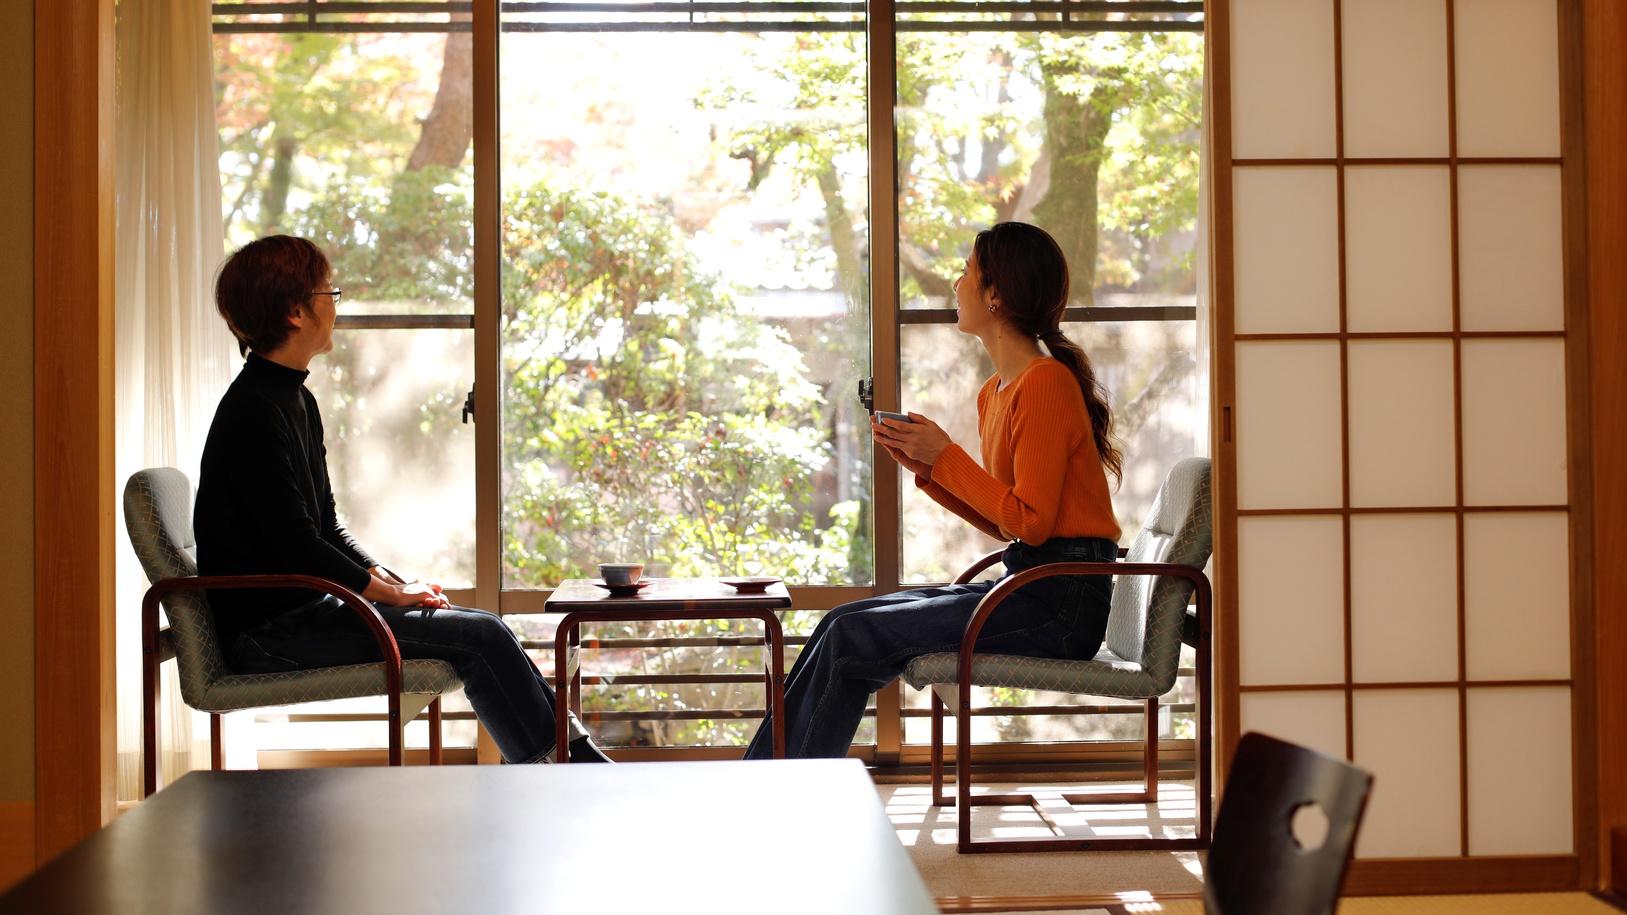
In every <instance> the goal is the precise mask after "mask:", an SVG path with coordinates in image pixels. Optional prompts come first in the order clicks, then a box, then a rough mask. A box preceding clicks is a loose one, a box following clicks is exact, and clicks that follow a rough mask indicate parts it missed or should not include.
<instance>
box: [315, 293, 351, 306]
mask: <svg viewBox="0 0 1627 915" xmlns="http://www.w3.org/2000/svg"><path fill="white" fill-rule="evenodd" d="M344 294H345V291H344V290H343V289H332V290H323V291H322V292H313V293H311V295H331V296H333V307H334V308H338V307H339V299H341V298H343V297H344Z"/></svg>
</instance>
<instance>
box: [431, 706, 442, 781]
mask: <svg viewBox="0 0 1627 915" xmlns="http://www.w3.org/2000/svg"><path fill="white" fill-rule="evenodd" d="M429 764H430V765H432V766H438V765H440V764H441V697H440V696H436V697H435V699H434V701H432V702H430V703H429Z"/></svg>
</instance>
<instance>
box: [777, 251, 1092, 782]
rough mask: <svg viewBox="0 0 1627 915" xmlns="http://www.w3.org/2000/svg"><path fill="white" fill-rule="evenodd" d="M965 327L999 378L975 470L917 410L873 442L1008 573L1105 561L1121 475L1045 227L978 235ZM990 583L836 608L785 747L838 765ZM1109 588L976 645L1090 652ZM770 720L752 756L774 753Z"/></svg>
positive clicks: (1072, 585)
mask: <svg viewBox="0 0 1627 915" xmlns="http://www.w3.org/2000/svg"><path fill="white" fill-rule="evenodd" d="M955 297H956V307H957V309H958V310H959V315H958V321H957V322H956V326H957V327H958V328H959V329H960V331H961V332H962V333H965V334H971V335H972V336H975V337H977V338H978V339H979V340H980V341H981V342H982V343H983V349H984V350H985V351H986V352H987V353H988V355H989V359H990V360H991V361H992V362H993V363H994V369H995V374H994V375H993V376H992V377H990V378H989V379H988V381H986V382H985V383H984V385H983V388H982V390H981V391H980V392H979V393H978V395H977V417H978V432H979V436H980V438H981V440H982V441H981V445H982V448H981V450H982V462H981V463H979V462H978V461H976V460H974V459H973V458H972V456H971V455H969V454H967V453H966V451H965V450H963V449H962V448H961V447H960V446H959V445H957V444H955V443H954V442H953V441H951V440H950V439H949V436H948V435H947V434H945V433H944V431H943V429H942V428H940V427H939V426H938V424H937V423H935V422H933V421H932V420H930V419H927V418H926V417H925V416H922V415H920V414H918V413H911V414H909V421H907V422H906V421H902V420H896V419H877V420H875V421H874V422H873V424H872V426H871V430H872V436H873V437H874V439H875V440H876V442H877V443H879V444H880V445H881V446H882V447H883V448H884V449H886V451H887V453H888V454H889V455H890V456H891V457H892V458H893V460H895V461H897V462H898V463H899V465H900V466H902V467H903V468H904V469H906V470H908V471H910V472H912V473H913V474H914V475H915V485H916V486H918V487H919V488H921V489H922V490H923V491H924V492H926V494H927V495H928V496H930V497H932V499H933V500H934V501H936V502H937V503H938V504H939V505H942V506H943V507H944V508H947V509H949V510H950V511H952V512H954V513H955V514H957V515H959V516H960V517H962V518H964V519H965V520H966V521H968V522H969V523H971V524H972V526H974V527H976V528H977V529H978V530H980V531H983V532H984V533H986V534H988V535H989V536H991V537H995V538H998V539H1001V540H1006V541H1010V544H1009V545H1008V546H1007V547H1006V550H1005V556H1004V558H1003V559H1004V564H1005V572H1006V574H1007V575H1013V574H1015V573H1017V572H1020V571H1022V570H1024V569H1028V568H1032V567H1034V566H1036V565H1041V564H1043V563H1051V562H1111V561H1113V560H1114V559H1115V558H1116V557H1117V556H1118V537H1119V525H1118V522H1117V520H1115V518H1114V516H1113V503H1112V499H1111V495H1110V491H1109V488H1108V483H1107V476H1108V474H1109V473H1111V474H1112V475H1113V477H1114V478H1115V480H1116V479H1117V478H1118V477H1119V476H1120V475H1121V472H1122V468H1123V456H1122V455H1121V454H1120V452H1119V450H1118V448H1117V447H1115V446H1114V444H1113V441H1112V438H1111V433H1112V428H1113V416H1112V413H1111V412H1110V410H1109V409H1108V405H1107V394H1106V392H1105V391H1104V390H1103V389H1102V387H1101V385H1100V384H1099V383H1098V382H1097V381H1096V375H1095V372H1094V371H1093V370H1092V368H1091V365H1090V358H1089V357H1088V356H1086V355H1085V351H1084V350H1082V349H1080V348H1079V345H1078V344H1076V343H1074V342H1073V341H1071V340H1069V339H1068V338H1067V336H1066V335H1065V334H1063V332H1062V330H1061V328H1060V324H1061V321H1062V313H1063V309H1064V308H1065V307H1066V305H1067V302H1068V263H1067V260H1066V258H1064V257H1063V254H1062V249H1061V248H1060V247H1059V246H1058V245H1057V243H1056V240H1055V239H1053V238H1051V236H1050V235H1048V234H1046V233H1045V231H1044V230H1042V229H1039V228H1036V227H1035V226H1031V225H1027V224H1024V223H1017V222H1003V223H1000V224H998V225H996V226H994V227H992V228H990V229H987V230H985V231H983V232H980V233H978V236H977V239H976V241H975V242H973V244H972V255H971V257H969V258H967V261H966V271H965V272H964V273H963V274H962V275H961V277H960V279H959V280H957V281H956V282H955ZM993 587H994V583H993V582H979V583H975V584H966V585H947V586H945V587H941V588H919V589H916V590H912V591H903V592H900V593H897V594H889V595H886V596H883V597H876V598H871V599H868V600H861V601H854V602H853V603H850V604H843V605H842V606H840V607H837V608H835V609H834V610H831V611H830V612H829V613H827V614H826V615H825V618H824V619H823V620H821V621H820V623H819V626H818V627H817V628H816V629H814V633H813V635H812V636H811V637H810V638H809V639H808V644H807V646H806V647H805V648H803V650H802V654H801V655H800V656H799V657H798V658H797V661H796V664H795V665H794V666H793V667H792V668H791V674H790V676H789V677H788V678H787V680H786V689H785V719H786V720H785V753H786V755H787V756H791V757H816V756H845V755H847V749H848V745H849V744H851V743H852V741H853V735H854V733H855V732H856V731H857V730H858V727H859V721H860V719H861V718H862V717H863V715H864V707H865V704H866V702H867V701H868V699H869V697H870V694H871V693H873V692H875V691H876V690H879V689H881V688H882V687H883V686H885V685H887V683H889V682H890V681H892V680H893V678H895V677H897V676H898V675H899V674H900V673H902V672H903V670H904V668H905V666H907V665H908V664H909V662H910V660H911V659H913V658H916V657H918V656H920V655H924V654H935V653H939V652H950V653H953V652H955V651H957V650H959V648H960V639H961V636H962V635H963V634H964V633H965V631H966V623H967V621H968V620H969V619H971V616H972V613H973V611H975V610H976V609H977V605H978V602H979V601H981V600H982V599H983V596H984V595H985V594H987V593H988V592H989V590H990V589H992V588H993ZM1112 587H1113V585H1112V578H1111V577H1109V576H1106V575H1072V576H1054V577H1051V578H1042V579H1040V580H1038V581H1035V582H1031V583H1029V584H1027V585H1024V586H1023V587H1022V588H1019V589H1018V590H1017V591H1016V592H1015V593H1013V594H1012V595H1011V596H1010V597H1009V598H1007V599H1006V600H1005V601H1004V602H1002V603H1001V604H1000V609H999V610H998V611H997V612H996V613H995V614H994V616H993V617H991V618H990V619H989V621H988V623H987V624H986V625H985V626H984V627H983V630H982V632H981V633H980V634H979V637H978V641H977V650H978V651H987V652H995V653H999V654H1016V655H1027V656H1030V657H1042V658H1076V659H1084V658H1090V657H1093V656H1094V655H1095V654H1096V651H1097V650H1098V649H1099V648H1100V647H1101V643H1102V639H1103V637H1104V636H1105V635H1106V632H1107V610H1108V603H1109V601H1110V598H1111V596H1112ZM771 733H772V728H771V727H770V726H769V723H768V722H766V721H765V722H764V723H763V725H762V726H760V727H759V728H758V731H757V736H756V737H755V738H754V739H753V740H752V743H751V746H750V747H748V748H747V749H746V758H747V759H762V758H767V757H768V756H769V755H771V753H772V741H771V740H770V738H769V735H770V734H771Z"/></svg>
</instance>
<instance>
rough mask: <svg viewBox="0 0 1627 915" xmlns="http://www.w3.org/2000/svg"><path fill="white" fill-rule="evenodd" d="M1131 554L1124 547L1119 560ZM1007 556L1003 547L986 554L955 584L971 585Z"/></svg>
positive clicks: (1121, 548) (1120, 550) (1120, 551)
mask: <svg viewBox="0 0 1627 915" xmlns="http://www.w3.org/2000/svg"><path fill="white" fill-rule="evenodd" d="M1129 553H1130V551H1129V549H1127V548H1126V547H1122V546H1121V547H1119V558H1120V559H1123V558H1124V557H1125V556H1128V555H1129ZM1005 554H1006V551H1005V548H1004V547H1002V548H1000V549H998V550H995V551H994V552H992V553H986V554H984V555H982V556H979V557H977V561H976V562H974V563H972V564H971V565H969V566H967V567H966V571H964V572H961V573H960V577H959V578H956V579H955V584H957V585H964V584H967V583H969V582H970V581H971V580H972V579H974V578H976V577H977V576H978V573H980V572H982V571H983V570H984V569H987V568H988V567H989V566H992V565H994V564H995V563H997V562H999V561H1000V558H1001V557H1002V556H1004V555H1005Z"/></svg>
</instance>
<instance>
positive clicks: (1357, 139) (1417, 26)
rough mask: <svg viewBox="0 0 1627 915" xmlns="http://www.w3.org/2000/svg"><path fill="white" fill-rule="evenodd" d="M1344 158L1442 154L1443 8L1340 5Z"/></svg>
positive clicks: (1372, 2)
mask: <svg viewBox="0 0 1627 915" xmlns="http://www.w3.org/2000/svg"><path fill="white" fill-rule="evenodd" d="M1342 10H1343V16H1344V27H1343V29H1342V30H1341V34H1342V38H1343V42H1344V115H1345V119H1344V128H1345V155H1347V156H1445V155H1446V154H1447V153H1448V151H1449V148H1450V147H1449V146H1448V140H1447V105H1446V70H1447V68H1446V4H1444V3H1438V2H1436V3H1429V2H1420V0H1344V3H1343V5H1342Z"/></svg>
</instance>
